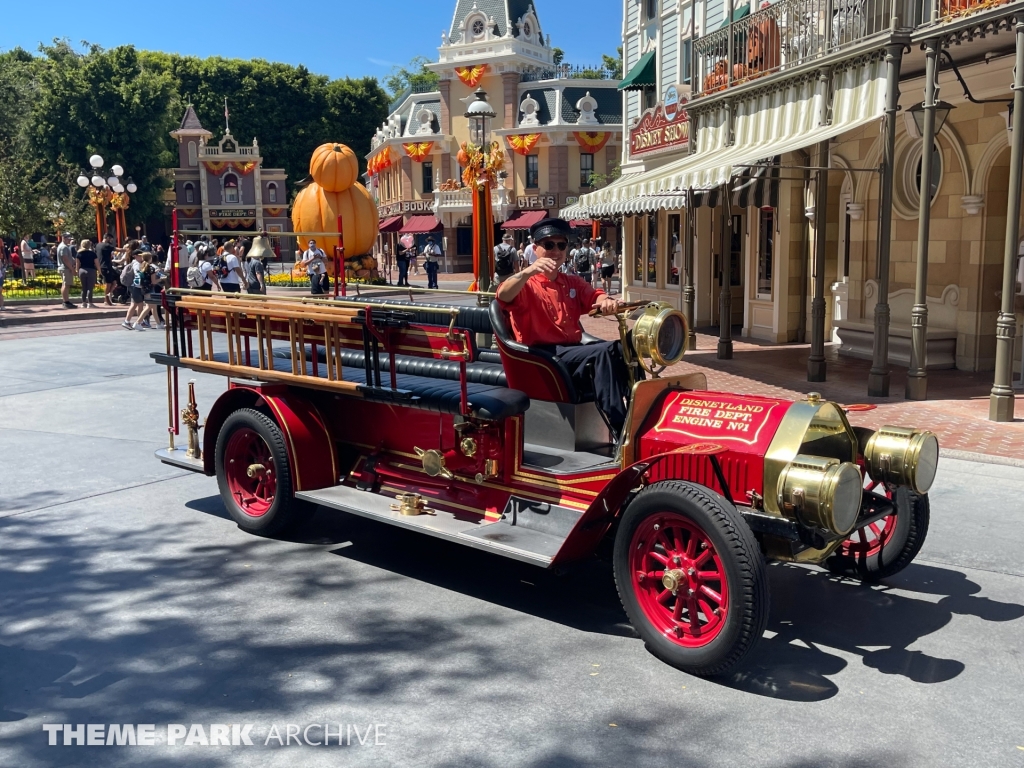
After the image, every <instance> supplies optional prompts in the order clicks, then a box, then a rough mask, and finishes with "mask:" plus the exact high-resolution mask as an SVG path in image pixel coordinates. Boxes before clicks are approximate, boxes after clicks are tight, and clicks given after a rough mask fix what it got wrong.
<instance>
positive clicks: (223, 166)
mask: <svg viewBox="0 0 1024 768" xmlns="http://www.w3.org/2000/svg"><path fill="white" fill-rule="evenodd" d="M203 165H205V166H206V172H207V173H212V174H213V175H214V176H220V175H221V174H222V173H224V171H225V170H227V168H228V166H229V165H231V163H211V162H204V163H203Z"/></svg>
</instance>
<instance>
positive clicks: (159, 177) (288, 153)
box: [0, 40, 432, 232]
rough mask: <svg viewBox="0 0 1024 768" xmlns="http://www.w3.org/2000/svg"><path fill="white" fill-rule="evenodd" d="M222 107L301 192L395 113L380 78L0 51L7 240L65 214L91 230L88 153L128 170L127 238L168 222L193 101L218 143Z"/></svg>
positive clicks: (173, 58)
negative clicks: (312, 160) (344, 147)
mask: <svg viewBox="0 0 1024 768" xmlns="http://www.w3.org/2000/svg"><path fill="white" fill-rule="evenodd" d="M431 74H432V73H431ZM225 98H227V100H228V106H229V109H230V113H231V132H232V134H233V135H234V136H235V138H236V139H237V140H238V141H240V142H244V143H248V142H250V141H251V140H252V139H253V138H257V139H258V140H259V144H260V150H261V154H262V156H263V158H264V165H266V166H267V167H273V168H284V169H285V171H286V172H287V174H288V178H289V181H290V182H291V183H292V184H293V185H294V184H295V182H297V181H299V180H300V179H302V178H303V177H304V176H306V174H307V172H308V167H309V157H310V155H311V154H312V152H313V150H314V149H315V148H316V147H317V146H318V145H319V144H322V143H325V142H327V141H340V142H343V143H345V144H348V145H349V146H350V147H351V148H352V149H353V151H355V153H356V155H358V156H362V155H365V154H366V153H367V152H368V151H369V149H370V139H371V137H372V136H373V133H374V131H375V130H376V128H377V127H378V126H379V125H380V123H381V122H382V121H383V120H384V118H385V117H386V116H387V107H388V98H387V94H386V93H385V92H384V90H383V89H382V88H381V87H380V85H379V84H378V83H377V81H376V80H374V79H372V78H363V79H356V80H352V79H342V80H331V79H330V78H327V77H325V76H323V75H316V74H313V73H311V72H309V70H307V69H306V68H305V67H302V66H298V67H293V66H290V65H286V64H276V63H271V62H267V61H263V60H260V59H255V60H251V61H242V60H236V59H222V58H216V57H215V58H208V59H199V58H195V57H186V56H177V55H173V54H167V53H158V52H148V51H137V50H136V49H135V48H134V47H132V46H120V47H117V48H113V49H111V50H104V49H102V48H100V47H99V46H94V45H88V44H86V45H85V47H84V48H82V49H76V48H75V47H74V46H72V45H71V44H70V43H69V42H68V41H67V40H54V42H53V43H52V44H51V45H48V46H41V47H40V51H39V55H37V56H33V55H32V54H29V53H28V52H26V51H24V50H21V49H15V50H13V51H8V52H5V53H0V230H2V231H4V232H14V231H17V232H25V231H51V228H52V221H53V214H55V213H58V212H60V213H64V214H65V215H64V217H63V218H64V219H65V221H66V222H67V224H68V225H70V226H73V227H75V228H76V229H77V228H78V227H84V228H85V229H86V231H91V228H90V227H89V226H88V222H89V221H90V219H89V216H90V215H91V211H90V209H89V207H88V205H87V203H86V202H85V195H84V192H83V191H82V190H80V189H79V188H78V187H77V185H76V183H75V178H76V177H77V176H78V173H79V172H80V170H81V169H83V168H84V167H85V166H86V163H87V159H88V158H89V156H90V155H92V154H99V155H101V156H102V157H103V159H104V160H105V161H106V167H107V168H108V169H109V168H110V166H111V165H113V164H115V163H118V164H120V165H122V166H123V167H124V168H125V171H126V173H127V174H129V175H131V177H132V179H133V181H135V183H136V184H137V185H138V188H139V191H138V192H137V193H135V194H134V195H132V202H131V207H130V208H129V210H128V216H127V218H128V221H129V228H132V227H133V225H134V224H135V223H141V222H144V221H147V220H152V219H154V218H159V217H161V216H162V215H163V203H162V195H163V192H164V190H165V189H166V188H167V187H168V186H169V184H170V182H169V174H168V173H167V171H166V169H168V168H172V167H175V166H177V157H178V153H177V147H176V145H175V142H174V140H173V139H172V138H171V136H170V135H169V134H170V132H171V131H172V130H174V129H175V128H176V127H177V126H178V122H179V120H180V118H181V115H182V114H183V113H184V110H185V107H186V105H187V104H188V103H192V104H193V105H194V107H195V110H196V113H197V114H198V116H199V118H200V120H201V121H202V123H203V125H204V126H205V127H206V128H207V129H208V130H210V131H211V132H213V133H214V135H215V137H217V138H219V136H220V134H221V132H222V130H223V120H224V99H225Z"/></svg>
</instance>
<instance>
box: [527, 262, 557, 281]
mask: <svg viewBox="0 0 1024 768" xmlns="http://www.w3.org/2000/svg"><path fill="white" fill-rule="evenodd" d="M523 272H524V273H525V274H528V275H530V276H533V275H536V274H541V275H544V277H546V278H547V279H548V280H554V279H555V277H556V276H557V275H558V264H557V263H556V262H555V260H554V259H549V258H547V257H546V256H545V257H542V258H539V259H537V260H536V261H535V262H533V264H531V265H530V266H528V267H527V268H526V269H524V270H523Z"/></svg>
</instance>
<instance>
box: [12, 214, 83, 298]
mask: <svg viewBox="0 0 1024 768" xmlns="http://www.w3.org/2000/svg"><path fill="white" fill-rule="evenodd" d="M30 250H31V249H30ZM22 251H23V252H24V248H23V249H22ZM57 273H58V274H59V275H60V297H61V298H62V299H63V300H64V308H65V309H77V307H76V305H74V304H72V303H71V283H73V282H74V280H75V275H76V274H77V273H78V260H77V259H76V258H75V248H74V246H73V245H72V239H71V233H70V232H65V233H64V237H63V242H61V244H60V245H59V246H57Z"/></svg>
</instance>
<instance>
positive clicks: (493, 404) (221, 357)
mask: <svg viewBox="0 0 1024 768" xmlns="http://www.w3.org/2000/svg"><path fill="white" fill-rule="evenodd" d="M360 357H361V354H360ZM214 360H216V361H217V362H221V363H226V362H227V361H228V356H227V353H226V352H221V353H217V354H215V355H214ZM424 362H426V363H431V362H446V361H433V360H427V359H424ZM273 363H274V369H275V370H277V371H280V372H281V373H290V372H291V370H292V363H291V359H290V357H289V358H279V357H277V356H276V355H275V356H274V358H273ZM317 373H318V375H319V376H320V377H321V378H324V379H326V378H327V366H326V365H324V364H323V363H318V365H317ZM306 374H307V375H309V376H312V375H313V362H312V361H311V360H307V361H306ZM456 377H457V374H456ZM342 378H343V379H344V380H345V381H351V382H354V383H356V384H360V385H364V386H365V384H366V372H365V370H364V369H363V368H362V367H356V366H348V365H343V366H342ZM381 382H382V383H383V385H384V386H385V387H388V386H390V383H391V377H390V374H389V373H388V371H387V369H384V370H382V371H381ZM395 384H396V385H397V387H398V389H399V390H404V391H405V392H408V393H410V395H411V397H410V400H409V401H408V405H410V406H412V407H414V408H422V409H425V410H428V411H433V412H434V413H449V414H453V415H457V414H458V413H459V406H460V404H461V398H462V394H461V389H460V387H459V382H458V380H457V378H456V380H455V381H451V380H449V379H439V378H429V377H427V376H415V375H412V374H407V373H400V374H398V375H397V376H396V380H395ZM466 393H467V395H468V397H469V410H470V415H471V416H473V417H474V418H478V419H484V420H486V421H498V420H499V419H505V418H508V417H509V416H517V415H519V414H521V413H524V412H525V411H526V409H527V408H529V407H530V399H529V398H528V397H527V396H526V395H524V394H523V393H522V392H519V391H518V390H515V389H508V388H506V387H503V386H491V385H488V384H476V383H470V384H468V385H467V387H466ZM363 394H364V396H365V397H366V399H368V400H381V401H387V402H393V401H396V398H395V397H393V396H391V395H390V394H389V393H388V392H377V391H375V390H373V389H364V390H363ZM397 400H398V401H399V402H401V398H397Z"/></svg>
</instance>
